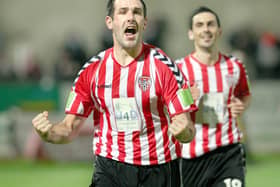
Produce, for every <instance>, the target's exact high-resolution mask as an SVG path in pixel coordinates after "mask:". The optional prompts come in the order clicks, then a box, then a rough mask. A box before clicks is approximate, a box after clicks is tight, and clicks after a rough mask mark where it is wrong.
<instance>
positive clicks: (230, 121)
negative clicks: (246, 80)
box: [225, 58, 233, 144]
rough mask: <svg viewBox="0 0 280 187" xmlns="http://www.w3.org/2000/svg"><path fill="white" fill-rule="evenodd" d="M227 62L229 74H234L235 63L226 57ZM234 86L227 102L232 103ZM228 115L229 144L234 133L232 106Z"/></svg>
mask: <svg viewBox="0 0 280 187" xmlns="http://www.w3.org/2000/svg"><path fill="white" fill-rule="evenodd" d="M225 59H226V62H227V67H228V74H229V75H233V64H232V62H231V61H230V60H229V58H225ZM232 89H233V87H232V86H231V87H230V89H229V95H228V101H227V104H230V102H231V97H232V94H233V90H232ZM228 117H229V121H228V123H229V124H228V139H229V144H232V143H233V134H232V116H231V110H230V108H229V109H228Z"/></svg>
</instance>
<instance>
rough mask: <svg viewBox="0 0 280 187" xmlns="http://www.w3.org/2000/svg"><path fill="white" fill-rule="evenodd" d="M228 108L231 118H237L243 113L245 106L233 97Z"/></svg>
mask: <svg viewBox="0 0 280 187" xmlns="http://www.w3.org/2000/svg"><path fill="white" fill-rule="evenodd" d="M228 108H230V112H231V116H232V117H233V118H237V117H238V116H240V115H241V114H242V113H243V112H244V110H245V105H244V104H243V102H242V101H241V100H240V99H238V98H237V97H233V98H232V99H231V102H230V104H228Z"/></svg>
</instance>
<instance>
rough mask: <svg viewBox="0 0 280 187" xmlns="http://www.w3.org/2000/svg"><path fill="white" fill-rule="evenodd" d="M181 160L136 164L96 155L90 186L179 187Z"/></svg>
mask: <svg viewBox="0 0 280 187" xmlns="http://www.w3.org/2000/svg"><path fill="white" fill-rule="evenodd" d="M179 186H180V170H179V160H174V161H171V162H169V163H166V164H160V165H153V166H136V165H131V164H126V163H122V162H118V161H115V160H111V159H107V158H104V157H101V156H97V157H96V161H95V172H94V174H93V178H92V184H91V185H90V187H179Z"/></svg>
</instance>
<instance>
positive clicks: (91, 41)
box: [0, 0, 280, 187]
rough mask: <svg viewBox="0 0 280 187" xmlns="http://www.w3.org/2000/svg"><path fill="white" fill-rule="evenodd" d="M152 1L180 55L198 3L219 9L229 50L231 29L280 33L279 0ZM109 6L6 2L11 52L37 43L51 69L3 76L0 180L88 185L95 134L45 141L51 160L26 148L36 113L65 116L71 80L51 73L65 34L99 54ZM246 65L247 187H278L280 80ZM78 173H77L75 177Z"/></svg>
mask: <svg viewBox="0 0 280 187" xmlns="http://www.w3.org/2000/svg"><path fill="white" fill-rule="evenodd" d="M146 3H147V7H148V18H151V19H152V18H163V19H164V20H165V21H166V23H167V27H165V29H164V37H163V38H162V43H163V44H164V45H163V46H161V47H162V48H163V49H164V50H165V51H166V52H167V54H169V55H170V57H172V58H174V59H175V58H178V57H181V56H184V55H185V54H186V53H187V52H190V51H191V50H192V44H191V42H189V41H188V39H187V21H188V20H187V18H188V15H189V13H190V11H191V10H193V9H194V8H196V7H197V6H199V5H207V6H209V7H210V8H213V9H214V10H216V12H217V13H218V15H220V18H221V22H222V28H223V38H222V39H221V41H220V46H221V48H222V49H223V51H224V52H226V53H230V52H231V48H230V46H229V44H228V38H229V37H230V34H231V33H232V32H234V31H238V30H239V29H241V28H250V29H251V30H252V31H253V32H254V33H255V34H256V35H258V34H260V33H262V32H267V31H269V32H272V33H274V34H275V35H278V36H280V25H279V17H278V12H279V7H280V1H278V0H266V1H263V0H234V1H224V0H208V1H205V0H173V1H170V0H146ZM105 6H106V1H104V0H83V1H74V0H59V1H54V0H49V1H38V0H21V1H18V0H1V1H0V32H3V33H4V34H5V38H6V39H5V40H6V53H7V56H12V55H13V53H14V51H15V50H17V46H18V45H19V44H28V45H29V46H32V50H33V51H34V53H35V54H36V55H37V57H38V58H39V59H40V66H41V67H42V71H43V72H42V73H43V75H44V76H43V78H42V79H41V80H40V81H37V80H33V81H20V80H16V81H11V80H9V81H4V80H0V160H1V162H0V186H10V187H13V186H20V185H19V184H22V183H24V184H23V185H21V186H28V187H32V186H37V185H36V184H37V182H39V181H41V183H42V184H43V185H44V183H46V184H50V182H51V181H49V180H48V178H55V179H54V181H55V182H54V183H53V185H51V186H53V187H55V186H62V185H63V186H64V185H65V186H66V185H67V184H69V186H78V185H79V184H84V185H87V184H88V181H89V179H90V177H91V176H90V175H91V168H90V166H91V165H92V162H91V160H92V157H93V156H92V151H91V139H90V138H89V137H79V139H77V140H76V141H74V142H73V143H71V144H69V145H64V146H60V145H49V144H44V146H45V147H46V149H47V151H48V152H49V154H50V155H51V158H52V159H53V160H54V161H52V162H47V163H45V162H43V163H41V162H39V163H37V162H30V161H25V160H22V157H21V153H22V151H23V149H24V144H25V141H26V139H27V136H28V133H29V132H30V131H31V129H32V128H31V119H32V117H33V116H34V115H35V114H36V113H37V112H38V111H41V110H42V109H44V108H48V109H50V110H51V119H53V120H54V121H55V120H58V119H60V118H61V116H62V115H63V107H64V104H65V100H66V95H67V92H68V90H69V88H70V86H71V81H61V82H55V81H54V80H52V76H53V65H54V63H55V61H56V56H57V51H58V49H59V46H60V44H61V43H62V42H63V39H64V36H65V35H67V34H68V33H69V32H78V33H79V34H80V35H81V36H82V37H83V38H84V39H85V41H86V42H85V45H86V46H87V48H88V49H89V54H91V55H92V54H95V53H96V52H97V51H98V50H100V37H101V35H102V33H103V32H104V29H105V28H104V26H105V24H104V17H105V14H106V13H105V12H106V11H105ZM148 26H151V25H148ZM8 59H9V58H8ZM10 59H11V61H12V58H10ZM1 63H2V62H1V61H0V65H1ZM11 63H12V62H11ZM247 65H248V71H249V75H251V77H252V78H251V81H252V84H251V87H252V92H253V100H252V104H251V107H250V108H249V110H248V111H247V112H246V114H245V115H244V122H245V124H246V131H247V133H248V138H247V143H248V146H249V149H250V151H251V153H252V155H253V161H252V163H249V166H248V171H249V172H248V175H249V176H248V180H249V182H248V186H249V187H258V186H263V185H264V184H266V185H267V186H271V187H274V186H275V187H276V186H279V183H280V181H279V174H278V173H279V171H278V168H279V167H280V159H279V158H280V157H279V153H280V145H279V140H280V139H279V136H280V126H279V125H278V124H279V121H280V115H279V114H280V100H279V94H280V88H279V85H280V80H279V79H265V80H263V79H257V78H256V76H255V74H254V73H255V69H254V68H253V66H254V62H251V63H250V64H247ZM0 68H1V66H0ZM11 116H12V117H11ZM11 123H12V124H14V125H12V128H14V129H12V130H11V129H10V128H11V127H10V125H9V124H11ZM88 125H90V120H88ZM9 132H11V134H15V136H12V137H13V138H15V140H13V139H10V138H11V136H10V134H9ZM14 142H15V143H16V145H14V144H13V143H14ZM15 146H16V147H17V148H15ZM7 159H8V160H9V161H8V163H5V162H6V161H7ZM2 160H5V162H4V161H2ZM77 162H78V163H77ZM69 165H70V166H69ZM31 175H34V178H37V180H34V178H31V177H30V176H31ZM58 176H61V179H60V178H59V177H58ZM75 176H77V178H76V179H75V178H72V177H75ZM16 178H18V180H19V181H20V182H18V184H17V183H16V181H17V180H14V179H16ZM69 178H72V179H71V180H70V179H69ZM3 179H4V180H3ZM67 180H68V182H69V183H66V182H65V181H67ZM71 182H72V183H71ZM75 182H76V185H75ZM81 186H82V185H81Z"/></svg>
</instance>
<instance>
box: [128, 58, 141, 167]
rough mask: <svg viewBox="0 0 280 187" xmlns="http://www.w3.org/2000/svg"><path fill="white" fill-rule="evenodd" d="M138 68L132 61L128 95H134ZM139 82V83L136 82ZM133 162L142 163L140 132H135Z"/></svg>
mask: <svg viewBox="0 0 280 187" xmlns="http://www.w3.org/2000/svg"><path fill="white" fill-rule="evenodd" d="M136 69H137V63H135V62H132V63H131V64H130V66H129V70H128V71H129V72H128V75H129V76H128V81H127V97H134V96H135V93H134V90H135V89H134V86H131V85H135V81H136V80H135V74H136ZM136 84H137V83H136ZM132 136H133V137H132V138H133V140H132V142H133V163H134V164H137V165H141V144H140V133H139V132H133V135H132Z"/></svg>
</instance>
